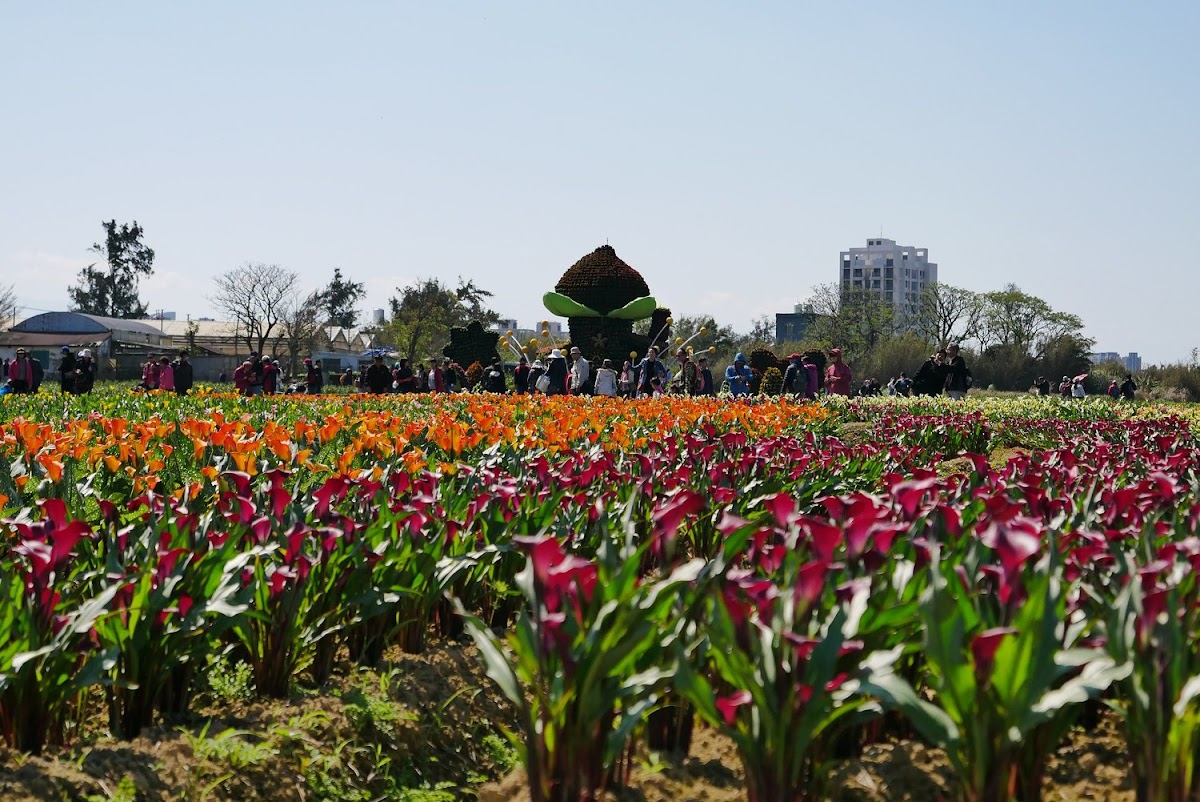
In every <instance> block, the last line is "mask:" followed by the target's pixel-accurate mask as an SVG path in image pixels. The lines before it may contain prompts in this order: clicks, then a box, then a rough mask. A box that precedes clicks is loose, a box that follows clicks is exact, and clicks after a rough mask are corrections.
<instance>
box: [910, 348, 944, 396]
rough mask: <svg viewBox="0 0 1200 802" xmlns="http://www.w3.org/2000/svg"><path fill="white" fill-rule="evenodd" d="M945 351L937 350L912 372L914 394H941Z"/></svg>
mask: <svg viewBox="0 0 1200 802" xmlns="http://www.w3.org/2000/svg"><path fill="white" fill-rule="evenodd" d="M947 373H948V370H947V368H946V352H945V351H943V350H940V349H939V350H938V351H937V352H935V353H933V354H931V355H930V357H929V359H926V360H925V363H924V364H923V365H921V367H920V368H918V369H917V372H916V373H915V374H913V378H912V389H913V394H914V395H941V394H942V388H944V387H945V386H946V375H947Z"/></svg>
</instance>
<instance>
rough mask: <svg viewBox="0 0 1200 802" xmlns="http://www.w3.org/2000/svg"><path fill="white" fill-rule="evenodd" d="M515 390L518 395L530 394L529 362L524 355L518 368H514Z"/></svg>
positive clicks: (518, 363)
mask: <svg viewBox="0 0 1200 802" xmlns="http://www.w3.org/2000/svg"><path fill="white" fill-rule="evenodd" d="M513 389H514V390H516V392H517V395H525V393H527V392H529V360H528V359H526V358H525V357H524V356H523V355H522V357H521V359H520V361H519V362H517V366H516V367H515V368H513Z"/></svg>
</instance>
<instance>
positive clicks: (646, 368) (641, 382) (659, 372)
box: [635, 346, 668, 398]
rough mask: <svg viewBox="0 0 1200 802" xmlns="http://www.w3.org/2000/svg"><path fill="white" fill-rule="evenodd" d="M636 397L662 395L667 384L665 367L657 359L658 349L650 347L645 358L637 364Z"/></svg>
mask: <svg viewBox="0 0 1200 802" xmlns="http://www.w3.org/2000/svg"><path fill="white" fill-rule="evenodd" d="M635 370H636V371H637V397H638V398H650V397H652V396H655V395H662V392H663V388H664V387H665V386H666V383H667V376H668V374H667V366H666V365H664V364H663V363H662V361H661V360H660V359H659V358H658V349H657V348H655V347H654V346H650V348H649V350H647V351H646V356H644V357H643V358H642V361H641V362H639V363H638V364H637V368H636V369H635Z"/></svg>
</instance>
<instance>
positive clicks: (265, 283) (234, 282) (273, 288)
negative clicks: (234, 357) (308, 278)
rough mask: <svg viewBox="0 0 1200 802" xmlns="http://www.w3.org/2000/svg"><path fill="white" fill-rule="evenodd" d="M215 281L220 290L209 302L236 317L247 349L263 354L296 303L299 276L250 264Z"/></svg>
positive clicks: (290, 272)
mask: <svg viewBox="0 0 1200 802" xmlns="http://www.w3.org/2000/svg"><path fill="white" fill-rule="evenodd" d="M215 281H216V284H217V291H216V293H215V294H214V295H212V296H210V298H209V300H210V301H211V302H212V304H213V306H215V307H216V308H217V309H220V310H221V311H222V312H225V313H226V314H228V315H230V316H231V317H232V318H233V320H234V322H235V323H236V324H237V334H238V337H239V338H240V339H241V340H243V341H244V342H245V343H246V350H248V351H257V352H258V353H260V354H261V353H263V351H264V349H265V348H266V346H267V342H268V341H269V340H270V339H271V333H272V332H273V331H275V329H276V327H277V326H278V325H279V323H280V321H281V320H282V319H283V315H284V311H285V310H286V309H287V308H288V306H289V304H292V303H294V302H295V299H296V295H297V293H298V292H299V287H298V283H299V277H298V276H297V275H296V274H295V272H293V271H291V270H288V269H286V268H284V267H281V266H279V265H266V264H251V263H250V262H247V263H246V264H244V265H242V266H241V267H235V268H233V269H232V270H227V271H226V272H224V273H222V274H221V275H219V276H217V277H216V279H215Z"/></svg>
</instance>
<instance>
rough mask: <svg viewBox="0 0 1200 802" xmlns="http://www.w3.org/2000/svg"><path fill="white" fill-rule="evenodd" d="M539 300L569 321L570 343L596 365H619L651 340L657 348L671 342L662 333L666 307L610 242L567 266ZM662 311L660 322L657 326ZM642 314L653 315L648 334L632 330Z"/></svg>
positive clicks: (647, 316) (647, 346)
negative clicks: (656, 343)
mask: <svg viewBox="0 0 1200 802" xmlns="http://www.w3.org/2000/svg"><path fill="white" fill-rule="evenodd" d="M542 303H543V304H545V306H546V309H547V310H549V311H550V313H551V314H554V315H558V316H559V317H565V318H566V319H567V326H568V328H569V330H570V333H571V345H575V346H578V347H579V349H580V350H581V351H583V355H584V356H585V357H587V358H588V359H590V360H592V362H593V363H596V364H598V363H599V362H600V361H602V360H604V359H605V358H608V359H612V360H613V363H614V364H615V365H620V364H621V363H622V362H623V361H624V360H625V359H628V358H629V354H630V352H631V351H636V352H637V353H638V354H639V355H642V354H644V353H645V352H646V349H647V348H649V346H650V344H651V342H653V341H655V340H657V341H658V342H659V345H660V348H662V347H665V344H666V343H669V342H670V339H669V331H664V329H665V328H666V319H667V318H668V317H669V316H670V311H669V310H665V309H664V310H659V309H658V302H657V301H655V300H654V298H653V297H652V296H651V295H650V288H649V287H648V286H647V285H646V280H645V279H643V278H642V276H641V274H640V273H638V272H637V271H636V270H634V269H633V268H632V267H630V266H629V265H627V264H626V263H625V262H623V261H621V259H620V258H619V257H618V256H617V252H616V251H615V250H613V248H612V246H611V245H601V246H600V247H599V248H597V249H596V250H594V251H592V252H591V253H589V254H588V255H586V256H584V257H583V258H582V259H580V260H579V261H578V262H576V263H575V264H573V265H571V267H570V269H568V270H567V272H566V273H564V274H563V276H562V278H560V279H559V280H558V283H557V284H556V285H554V291H553V292H548V293H546V294H545V295H544V296H542ZM660 311H661V313H662V314H661V317H662V322H660V323H658V325H657V326H655V323H656V322H658V314H657V313H658V312H660ZM646 318H654V320H652V322H651V328H650V336H648V337H645V336H641V335H637V334H634V333H633V324H634V322H635V321H638V320H644V319H646ZM656 335H657V337H656Z"/></svg>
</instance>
